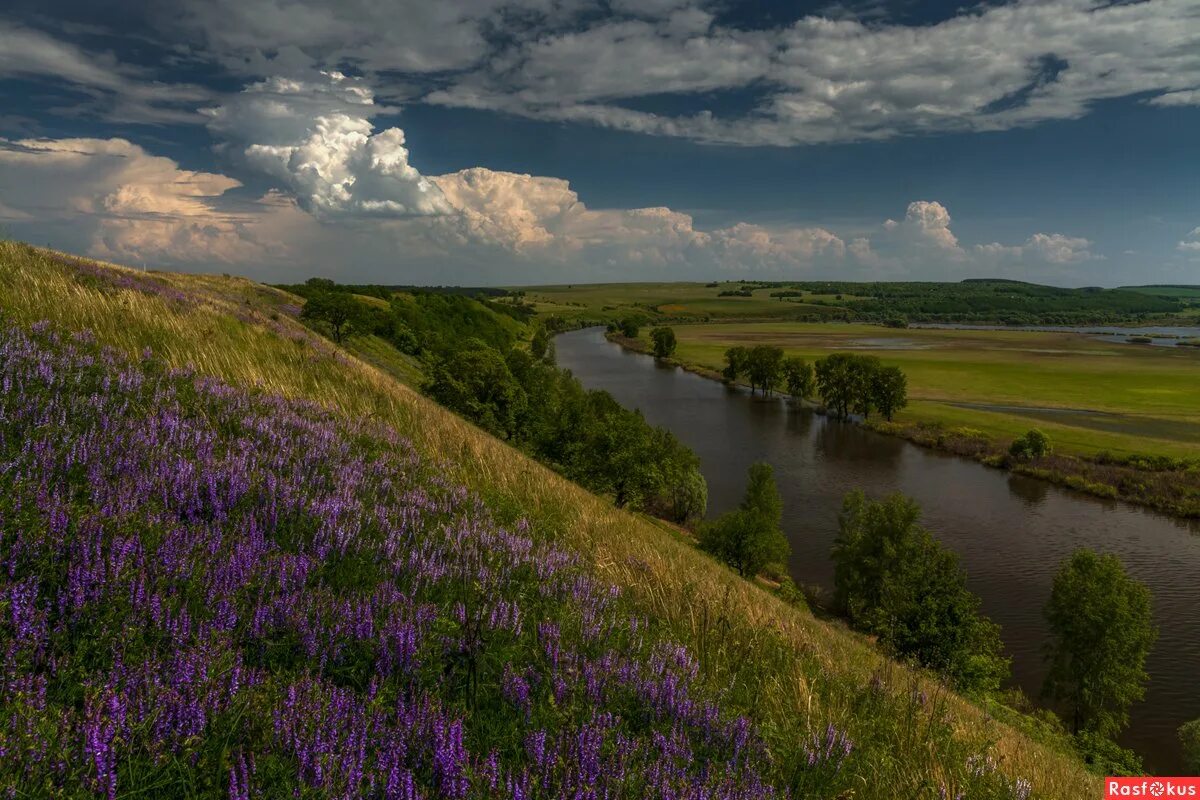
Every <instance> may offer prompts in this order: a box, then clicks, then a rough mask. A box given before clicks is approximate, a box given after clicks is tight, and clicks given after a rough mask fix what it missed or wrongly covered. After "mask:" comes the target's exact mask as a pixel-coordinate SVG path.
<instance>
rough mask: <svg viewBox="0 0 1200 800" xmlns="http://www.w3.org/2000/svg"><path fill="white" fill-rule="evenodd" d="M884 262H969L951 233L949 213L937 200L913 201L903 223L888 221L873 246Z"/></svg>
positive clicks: (938, 263) (934, 263)
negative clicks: (888, 260)
mask: <svg viewBox="0 0 1200 800" xmlns="http://www.w3.org/2000/svg"><path fill="white" fill-rule="evenodd" d="M870 245H872V246H873V247H874V248H875V250H876V251H878V254H879V256H880V257H882V258H884V259H889V258H890V259H892V260H896V259H902V260H903V259H907V260H914V259H917V260H922V261H924V262H925V263H928V264H931V265H943V264H953V263H957V262H961V261H963V260H964V259H965V258H966V253H965V252H964V251H963V249H962V247H961V246H959V243H958V237H957V236H955V235H954V232H953V231H951V230H950V211H949V210H948V209H947V208H946V207H945V206H944V205H942V204H941V203H939V202H937V201H936V200H914V201H913V202H911V203H909V204H908V208H907V209H906V210H905V213H904V219H903V220H902V221H900V222H897V221H896V220H893V219H889V220H887V221H885V222H884V223H883V230H882V231H881V232H880V233H878V234H877V235H876V237H875V241H874V242H871V243H870Z"/></svg>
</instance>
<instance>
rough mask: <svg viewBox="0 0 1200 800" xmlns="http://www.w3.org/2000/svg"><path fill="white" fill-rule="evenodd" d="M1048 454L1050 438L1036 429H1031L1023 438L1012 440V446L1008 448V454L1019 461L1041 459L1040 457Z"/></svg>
mask: <svg viewBox="0 0 1200 800" xmlns="http://www.w3.org/2000/svg"><path fill="white" fill-rule="evenodd" d="M1050 452H1051V447H1050V437H1049V436H1047V435H1046V434H1044V433H1042V432H1041V431H1039V430H1038V429H1037V428H1033V429H1031V430H1030V431H1029V432H1028V433H1026V434H1025V435H1024V436H1021V437H1019V438H1017V439H1014V440H1013V443H1012V445H1011V446H1009V448H1008V454H1009V455H1011V456H1012V457H1013V458H1016V459H1019V460H1021V461H1028V460H1030V459H1034V458H1041V457H1042V456H1047V455H1050Z"/></svg>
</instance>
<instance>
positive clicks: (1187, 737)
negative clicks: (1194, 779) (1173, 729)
mask: <svg viewBox="0 0 1200 800" xmlns="http://www.w3.org/2000/svg"><path fill="white" fill-rule="evenodd" d="M1179 743H1180V744H1181V745H1183V766H1184V767H1185V768H1186V769H1187V770H1188V773H1189V774H1191V775H1200V719H1194V720H1192V721H1191V722H1185V723H1184V724H1183V725H1181V726H1180V727H1179Z"/></svg>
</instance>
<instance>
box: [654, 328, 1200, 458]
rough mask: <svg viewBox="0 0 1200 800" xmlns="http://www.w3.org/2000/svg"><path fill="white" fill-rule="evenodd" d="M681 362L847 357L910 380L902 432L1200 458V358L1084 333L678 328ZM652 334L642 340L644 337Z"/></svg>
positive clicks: (1190, 351) (713, 364) (1183, 350)
mask: <svg viewBox="0 0 1200 800" xmlns="http://www.w3.org/2000/svg"><path fill="white" fill-rule="evenodd" d="M675 333H676V335H677V337H678V339H679V349H678V351H677V353H676V358H677V359H678V360H679V361H681V362H683V363H685V364H691V365H696V366H700V367H705V368H708V369H713V370H719V369H721V367H722V366H723V364H724V353H725V350H726V349H727V348H729V347H733V346H735V345H754V344H770V345H776V346H779V347H782V348H783V349H784V350H785V351H786V352H787V353H789V354H795V355H802V356H805V357H808V358H810V359H816V358H820V357H821V356H823V355H826V354H828V353H831V352H836V351H853V352H862V353H869V354H872V355H876V356H878V357H879V358H880V359H881V360H882V361H883V362H884V363H885V364H887V365H896V366H899V367H900V368H901V369H903V370H904V372H905V374H906V375H907V376H908V384H909V397H910V405H909V407H908V408H907V409H906V410H905V411H904V412H902V413H901V414H900V415H899V417H898V421H900V422H921V423H942V424H944V425H947V426H952V427H960V426H965V427H970V428H974V429H977V430H980V431H982V432H984V433H985V434H988V435H989V436H992V437H995V438H998V439H1010V438H1013V437H1015V436H1017V435H1019V434H1021V433H1023V432H1024V431H1026V430H1028V429H1029V428H1030V427H1034V426H1036V427H1039V428H1042V429H1043V430H1045V431H1046V432H1047V433H1049V434H1050V436H1051V438H1052V439H1053V441H1054V443H1055V444H1056V446H1058V447H1059V448H1060V449H1062V450H1066V451H1069V452H1076V453H1080V454H1094V453H1096V452H1097V451H1101V450H1108V451H1111V452H1113V453H1119V454H1130V453H1149V454H1162V455H1170V456H1196V455H1200V351H1197V350H1196V349H1195V348H1187V347H1173V348H1172V347H1148V346H1137V345H1126V344H1114V343H1108V342H1102V341H1097V340H1096V339H1094V338H1092V337H1090V336H1087V335H1085V334H1076V333H1048V332H1032V331H1004V330H1001V331H978V330H933V329H919V328H909V329H891V328H884V327H880V326H874V325H859V324H844V323H811V324H810V323H767V322H763V323H726V324H697V325H677V326H675ZM647 334H648V331H643V338H645V337H646V335H647Z"/></svg>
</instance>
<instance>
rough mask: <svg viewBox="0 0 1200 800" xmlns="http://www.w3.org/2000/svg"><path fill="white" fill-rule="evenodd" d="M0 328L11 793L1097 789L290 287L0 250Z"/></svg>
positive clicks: (1041, 793) (1059, 759) (874, 793)
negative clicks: (366, 343)
mask: <svg viewBox="0 0 1200 800" xmlns="http://www.w3.org/2000/svg"><path fill="white" fill-rule="evenodd" d="M0 309H2V316H3V320H2V324H3V326H4V331H5V333H4V342H5V345H4V351H3V352H4V355H3V356H2V357H0V365H2V366H3V369H4V371H5V373H6V381H7V384H6V392H5V395H4V401H5V403H6V408H5V414H4V417H3V419H4V423H3V425H4V430H5V432H6V436H5V437H4V439H3V443H4V447H5V448H6V455H5V458H6V465H11V466H6V469H5V470H4V471H3V472H2V473H0V478H2V479H3V480H4V481H5V490H6V491H5V493H4V497H5V498H19V499H20V508H19V509H12V508H9V507H5V509H4V513H3V515H2V516H0V526H2V531H3V538H2V539H0V543H2V545H3V556H4V559H5V563H6V565H7V566H8V569H6V570H5V572H4V573H3V577H0V581H3V586H4V588H3V591H4V602H5V605H6V609H7V612H8V613H6V614H5V616H4V622H3V623H2V624H0V639H2V640H3V645H4V652H5V654H6V655H5V662H4V670H5V673H4V675H5V680H4V681H3V683H2V684H0V689H2V690H3V691H4V692H5V693H6V695H5V702H4V703H3V711H0V715H3V721H4V723H5V724H4V725H3V727H2V731H3V732H2V733H0V737H3V748H0V753H2V754H3V755H0V781H3V783H4V788H5V789H6V790H7V791H10V793H15V794H16V795H17V796H20V795H21V794H24V795H26V796H49V797H55V796H58V797H79V796H95V795H99V796H108V797H115V796H135V795H138V794H141V793H147V794H154V795H156V796H168V797H235V798H238V800H241V798H248V797H256V796H260V795H261V796H270V795H269V791H268V792H267V793H263V790H264V787H266V789H268V790H269V789H274V788H278V789H282V790H284V791H287V793H288V794H291V793H292V791H291V790H292V789H293V788H294V790H295V791H296V792H298V793H300V795H301V796H306V797H318V796H320V797H334V796H362V795H367V796H380V797H392V796H396V797H417V796H420V797H462V796H467V795H471V796H491V795H495V796H512V797H515V796H531V797H557V796H564V795H566V794H569V792H570V791H571V790H572V789H573V788H574V789H582V790H583V791H584V795H585V796H589V791H588V790H589V789H590V790H594V792H593V795H594V794H595V793H598V792H600V791H603V790H607V791H608V794H609V796H614V797H624V796H629V797H636V796H644V795H645V793H646V791H647V787H660V786H666V787H670V789H671V790H672V791H673V792H675V793H676V795H677V796H680V797H697V798H698V797H700V796H709V797H738V798H743V797H744V798H749V797H772V796H787V795H788V794H789V793H791V792H793V791H794V793H795V794H794V796H797V797H801V796H803V797H828V798H833V797H850V796H853V797H855V798H867V799H871V798H880V799H882V798H891V797H896V796H903V797H913V798H938V797H947V796H948V797H956V796H969V797H972V798H998V799H1003V800H1012V798H1019V799H1020V800H1028V798H1031V797H1036V798H1062V799H1063V800H1067V799H1068V798H1070V799H1072V800H1073V799H1074V798H1079V797H1089V796H1098V795H1099V792H1100V787H1099V781H1098V779H1096V778H1095V777H1092V776H1091V775H1089V774H1088V773H1087V772H1086V770H1085V769H1084V768H1083V766H1082V764H1081V763H1080V762H1079V761H1078V760H1077V759H1076V757H1075V756H1074V755H1073V754H1072V753H1071V752H1070V749H1069V744H1068V743H1067V741H1066V740H1065V739H1064V738H1063V737H1062V736H1061V734H1059V733H1057V732H1056V731H1055V730H1054V728H1053V727H1052V726H1050V725H1049V724H1047V723H1045V722H1042V721H1039V720H1036V719H1034V718H1030V717H1025V716H1022V715H1019V714H1016V713H1015V712H1012V711H1010V710H1008V709H1007V708H1005V707H1003V706H999V705H996V704H986V705H982V706H981V705H979V704H976V703H975V702H972V701H970V700H968V699H966V698H963V697H961V696H959V695H956V694H954V693H953V692H950V691H949V690H947V689H946V688H945V687H944V686H943V685H942V684H941V683H940V682H939V681H938V680H937V679H936V678H935V677H934V676H931V675H929V674H927V673H923V672H920V671H916V670H912V669H910V668H908V667H906V666H904V665H901V664H898V663H895V662H893V661H890V660H888V659H886V658H884V657H883V656H882V655H881V654H880V653H879V651H878V650H877V649H876V648H875V647H873V646H872V645H871V643H870V642H868V641H866V640H865V639H863V638H861V637H859V636H856V635H854V634H851V633H850V632H848V631H846V630H845V629H844V628H842V627H841V626H839V625H838V624H836V623H830V622H827V621H823V620H819V619H817V618H815V617H813V616H812V614H811V613H810V612H809V611H807V610H806V609H804V608H801V607H796V606H793V605H789V604H787V603H785V602H783V601H782V600H780V599H779V598H777V597H776V596H774V595H773V594H772V593H770V592H769V591H766V590H764V589H763V588H762V587H760V586H757V585H756V584H754V583H753V582H749V581H745V580H742V579H740V578H738V577H737V576H735V575H734V574H732V573H731V572H730V571H729V570H727V569H725V568H723V567H721V566H719V565H717V564H716V563H715V562H713V561H712V560H710V559H709V558H708V557H706V556H704V555H703V554H701V553H699V552H698V551H696V550H695V549H694V548H692V547H691V546H690V545H688V544H686V543H684V542H681V541H679V540H678V539H677V538H676V537H674V536H672V535H671V534H670V533H669V532H667V531H664V530H663V529H662V528H661V527H659V526H657V525H655V524H652V523H651V522H649V521H647V520H645V519H643V518H640V517H638V516H635V515H632V514H629V513H626V512H623V511H620V510H618V509H616V508H614V507H613V506H612V504H611V503H610V502H608V501H606V500H603V499H601V498H598V497H595V496H593V495H590V494H588V493H587V492H584V491H583V490H581V489H580V488H579V487H577V486H575V485H573V484H571V483H570V482H568V481H566V480H564V479H562V478H561V477H559V476H558V475H556V474H554V473H553V472H552V471H550V470H548V469H546V468H544V467H541V466H540V465H538V464H537V463H535V462H533V461H531V460H529V459H528V458H526V457H524V456H522V455H521V454H520V453H518V452H516V451H514V450H513V449H512V448H510V447H508V446H506V445H505V444H503V443H502V442H500V441H498V440H496V439H494V438H492V437H490V436H488V435H486V434H484V433H482V432H481V431H479V430H478V429H476V428H474V427H472V426H471V425H469V424H467V423H466V422H464V421H463V420H461V419H460V418H458V417H456V416H454V415H453V414H450V413H448V412H446V411H444V410H443V409H441V408H439V407H437V406H436V405H434V404H433V403H431V402H430V401H428V400H426V399H425V398H422V397H421V396H419V395H418V394H416V393H415V392H413V391H412V390H411V389H409V388H408V387H406V386H404V385H402V384H401V383H399V382H397V381H396V380H394V379H393V378H391V377H390V376H389V375H387V374H385V373H383V372H381V371H380V370H378V369H376V368H375V367H373V366H371V365H369V364H367V363H366V362H364V361H361V360H359V359H358V358H356V357H354V356H352V355H349V354H348V353H346V352H345V351H343V350H341V349H339V348H336V347H334V346H333V345H332V344H330V343H328V342H327V341H326V340H324V339H322V338H321V337H319V336H316V335H315V334H312V333H311V332H310V331H308V330H307V329H305V328H304V327H303V326H301V325H300V324H298V322H296V320H295V318H294V317H295V314H296V313H297V311H298V306H297V302H296V298H295V297H292V296H290V295H288V294H287V293H285V292H282V291H278V290H273V289H269V288H267V287H262V286H259V285H257V284H254V283H252V282H250V281H246V280H242V279H238V278H226V277H217V276H189V275H178V274H169V273H154V272H151V273H144V272H138V271H133V270H126V269H122V268H119V267H114V266H110V265H102V264H96V263H94V262H86V261H81V260H77V259H72V258H69V257H64V256H62V255H60V254H55V253H51V252H47V251H40V250H35V249H33V248H27V247H25V246H23V245H17V244H13V243H0ZM106 348H108V349H106ZM12 387H16V390H15V391H14V390H13V388H12ZM89 407H91V408H93V409H95V410H96V411H98V412H103V414H100V413H97V414H93V415H91V416H89V415H88V414H83V413H79V412H80V410H81V409H85V408H89ZM101 420H107V421H108V422H101ZM50 423H52V424H50ZM56 433H60V434H63V435H62V436H56V435H55V434H56ZM172 437H175V438H172ZM25 441H29V442H31V443H36V447H31V448H30V449H28V451H25V450H23V449H22V443H23V442H25ZM176 443H178V444H179V445H180V446H174V445H175V444H176ZM122 454H124V455H122ZM122 458H123V459H124V460H122ZM118 468H121V469H124V470H127V472H126V473H124V474H125V475H126V478H127V482H121V481H114V482H111V483H110V482H108V481H106V480H105V479H104V478H105V476H106V475H108V474H112V473H109V472H106V470H115V469H118ZM310 475H311V476H312V481H311V482H310V481H308V480H305V478H307V476H310ZM210 478H211V480H210ZM235 479H236V480H235ZM213 480H215V481H216V483H213ZM223 480H227V481H229V483H222V482H221V481H223ZM246 486H248V487H249V488H250V490H249V491H248V490H247V489H246ZM113 493H115V494H113ZM51 500H53V502H50V501H51ZM234 500H236V502H232V501H234ZM272 509H275V510H276V511H279V512H286V513H285V514H284V515H283V516H282V517H281V519H284V520H285V521H286V524H284V525H282V526H279V525H273V526H267V527H266V528H265V529H263V528H261V526H260V528H259V529H257V530H258V532H257V533H256V532H255V531H256V528H254V527H253V525H252V524H251V523H253V522H254V521H255V520H257V519H260V518H261V516H260V515H263V514H269V513H273V512H272ZM64 514H65V515H64ZM114 514H119V515H121V516H120V519H119V520H112V516H113V515H114ZM397 519H403V520H405V524H404V525H403V526H400V527H399V528H397V527H396V526H395V524H394V521H395V520H397ZM235 520H237V521H241V522H243V523H245V524H233V522H234V521H235ZM64 523H66V526H65V527H63V526H64ZM84 523H86V524H84ZM226 523H230V524H226ZM79 525H83V527H82V528H79V527H77V526H79ZM389 530H391V531H392V532H391V533H389ZM281 532H282V533H281ZM89 537H90V538H89ZM397 537H399V538H397ZM18 543H19V546H18ZM72 548H75V549H72ZM200 554H205V555H204V556H203V557H202V558H198V556H199V555H200ZM157 555H168V556H170V558H165V559H162V560H161V564H162V565H161V567H154V568H152V569H144V567H145V565H146V564H148V563H150V561H151V560H152V559H153V558H154V557H155V556H157ZM331 556H332V558H331ZM139 565H141V566H139ZM289 565H290V566H289ZM74 566H77V567H78V569H73V567H74ZM500 570H503V571H505V572H507V573H509V574H514V575H515V576H516V578H515V580H514V581H512V582H511V583H508V582H501V583H499V584H498V583H496V582H494V581H493V578H494V576H495V575H497V574H500V573H499V572H498V571H500ZM539 570H549V572H545V573H542V572H539ZM142 572H144V573H145V575H146V580H145V581H139V580H138V574H139V573H142ZM393 576H394V577H395V579H396V580H398V581H401V583H399V585H401V586H409V587H413V594H412V597H410V598H407V599H405V598H403V597H397V596H396V593H395V592H394V591H389V589H388V585H389V584H390V581H391V577H393ZM71 587H76V589H77V590H75V589H73V590H72V591H67V592H66V593H65V594H61V593H60V592H61V591H62V590H65V589H69V588H71ZM610 587H611V588H610ZM302 589H306V590H308V591H301V590H302ZM55 597H57V598H61V599H59V600H56V601H54V602H52V601H51V598H55ZM156 597H158V598H160V600H159V602H157V603H156V602H155V601H154V598H156ZM98 608H99V609H107V611H106V612H105V613H106V614H107V616H102V617H101V618H99V619H97V618H94V615H93V614H92V612H94V611H95V610H96V609H98ZM541 617H544V618H545V619H547V620H550V621H551V622H553V623H555V624H556V625H557V630H555V631H550V630H542V629H540V626H538V625H537V624H536V622H535V620H537V619H539V618H541ZM518 619H519V620H522V622H518ZM266 623H271V624H266ZM385 636H394V637H395V641H396V642H397V644H399V643H403V642H413V643H415V649H412V648H411V647H410V645H408V644H405V645H404V646H403V647H399V646H397V647H391V646H388V647H383V646H382V644H383V643H384V642H385V641H388V640H387V639H385V638H383V637H385ZM556 643H561V647H560V646H557V645H556ZM180 645H183V646H182V647H181V646H180ZM605 648H608V653H610V654H611V655H608V654H606V650H605ZM410 653H411V654H414V655H416V656H417V657H416V658H415V660H406V659H408V658H409V655H408V654H410ZM51 654H52V655H53V656H54V658H48V656H49V655H51ZM385 654H386V655H389V656H390V660H389V658H384V657H383V656H384V655H385ZM116 656H123V657H124V658H126V659H127V660H119V659H116ZM214 659H217V660H214ZM221 659H224V660H221ZM239 659H240V660H241V664H240V665H239V663H238V662H239ZM606 659H607V660H606ZM506 664H511V665H512V671H511V674H510V673H509V672H508V671H506V670H505V668H504V667H505V665H506ZM114 665H116V666H118V667H119V668H116V669H114V668H113V667H114ZM414 665H421V666H414ZM56 670H58V671H57V672H56ZM438 676H443V678H442V679H439V678H438ZM445 676H450V678H445ZM589 676H590V677H589ZM668 682H669V683H671V686H670V687H668V686H667V683H668ZM685 686H686V689H684V688H683V687H685ZM126 695H127V696H129V697H131V698H134V699H136V702H135V703H132V704H128V705H127V704H124V703H123V702H122V699H121V698H122V697H123V696H126ZM159 710H162V712H163V713H157V712H158V711H159ZM168 710H169V711H170V713H166V712H167V711H168ZM593 712H594V713H593ZM741 720H744V722H742V721H741ZM639 743H645V744H644V745H639ZM639 747H644V748H654V749H653V750H652V751H650V750H647V749H639ZM646 752H653V753H655V754H656V755H657V757H656V758H655V759H653V760H650V759H647V758H646V757H645V755H644V754H645V753H646ZM547 754H553V756H552V757H551V756H548V755H547ZM514 786H519V787H528V793H527V794H522V792H523V791H524V789H523V788H522V789H521V791H517V790H514V788H513V787H514ZM702 789H703V790H704V791H701V790H702ZM649 791H650V792H651V794H653V793H654V789H653V788H651V789H650V790H649Z"/></svg>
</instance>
